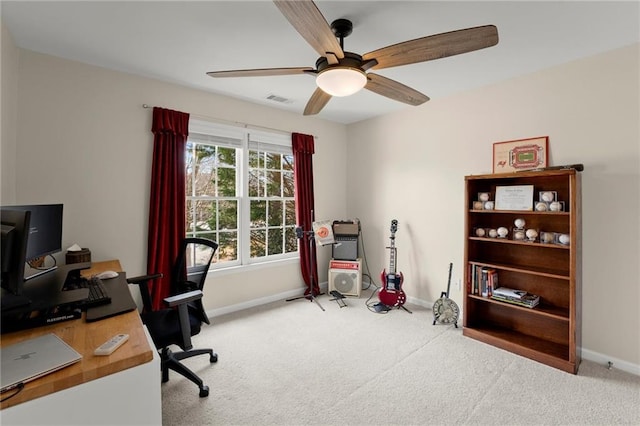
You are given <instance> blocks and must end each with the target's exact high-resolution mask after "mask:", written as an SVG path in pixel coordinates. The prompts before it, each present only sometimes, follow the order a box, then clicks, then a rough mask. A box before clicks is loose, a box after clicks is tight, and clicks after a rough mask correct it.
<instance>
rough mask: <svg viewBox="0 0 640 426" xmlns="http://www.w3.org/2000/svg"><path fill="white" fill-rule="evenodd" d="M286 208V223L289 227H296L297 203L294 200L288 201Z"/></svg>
mask: <svg viewBox="0 0 640 426" xmlns="http://www.w3.org/2000/svg"><path fill="white" fill-rule="evenodd" d="M284 206H285V222H284V224H285V225H287V226H295V225H296V203H295V202H294V201H293V200H286V201H285V202H284Z"/></svg>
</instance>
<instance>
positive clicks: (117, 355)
mask: <svg viewBox="0 0 640 426" xmlns="http://www.w3.org/2000/svg"><path fill="white" fill-rule="evenodd" d="M121 269H122V268H121V267H120V262H119V261H117V260H115V261H108V262H95V263H94V264H93V265H92V268H91V269H89V270H85V271H83V272H84V274H87V275H91V274H95V273H98V272H101V271H104V270H115V271H117V272H121ZM46 333H54V334H57V335H58V336H60V337H61V338H62V339H63V340H64V341H65V342H67V343H68V344H69V345H70V346H72V347H73V348H74V349H75V350H76V351H78V352H79V353H80V354H82V360H81V361H80V362H78V363H76V364H73V365H71V366H69V367H65V368H63V369H61V370H59V371H56V372H54V373H51V374H48V375H46V376H44V377H41V378H39V379H37V380H34V381H32V382H29V383H27V384H25V386H24V388H23V389H22V391H21V392H20V393H19V394H17V395H16V396H14V397H13V398H11V399H9V400H7V401H5V402H3V403H1V404H0V408H1V409H2V411H0V415H1V416H2V417H1V420H2V422H4V421H6V420H7V417H8V416H7V415H8V414H10V413H9V412H10V411H11V409H9V410H7V408H9V407H12V408H13V407H15V408H16V409H18V408H21V407H22V405H25V406H28V405H30V404H29V402H34V403H36V402H39V401H41V400H44V399H47V398H49V397H50V396H54V395H56V393H59V392H61V391H65V390H66V391H71V390H74V393H76V392H78V391H80V392H84V391H85V390H86V389H82V388H83V386H84V385H92V386H90V387H87V389H94V388H95V389H97V390H98V393H99V382H100V380H101V379H107V378H109V376H113V375H119V376H118V377H119V378H120V379H122V380H123V383H122V385H123V388H122V389H120V394H121V395H122V396H123V397H124V398H128V399H130V400H131V399H135V398H132V396H133V394H131V393H130V391H131V389H130V388H128V384H127V382H128V380H127V374H126V373H127V371H125V370H128V371H131V370H132V369H136V368H137V367H140V366H145V367H147V368H148V365H146V364H148V363H150V362H151V361H153V362H152V363H151V364H149V365H152V370H153V374H152V377H151V379H150V380H151V382H150V383H149V384H148V385H149V386H150V387H151V389H148V391H149V393H150V394H151V395H154V394H157V407H158V410H159V412H160V421H161V411H160V404H161V401H160V362H159V357H158V354H157V352H156V351H155V349H154V346H153V343H152V341H151V339H150V337H149V335H148V333H147V332H146V328H145V327H144V325H143V324H142V321H141V320H140V316H139V314H138V312H137V311H131V312H127V313H125V314H121V315H118V316H115V317H111V318H107V319H105V320H101V321H96V322H91V323H87V322H85V321H84V314H83V318H80V319H77V320H71V321H64V322H61V323H58V324H53V325H50V326H45V327H38V328H33V329H29V330H22V331H17V332H13V333H7V334H3V335H2V336H1V341H0V346H6V345H11V344H13V343H17V342H19V341H22V340H26V339H30V338H34V337H37V336H40V335H43V334H46ZM118 333H126V334H129V340H128V341H127V342H126V343H125V344H124V345H123V346H121V347H120V348H119V349H118V350H116V351H115V352H114V353H113V354H111V355H109V356H95V355H93V351H94V350H95V348H97V347H98V346H100V345H101V344H102V343H104V342H106V341H107V340H108V339H109V338H111V337H113V336H114V335H115V334H118ZM145 370H146V368H145ZM121 373H125V374H121ZM132 373H133V372H132ZM114 377H115V376H114ZM113 380H114V378H113V377H112V378H109V380H105V383H107V382H112V381H113ZM136 381H137V382H139V380H137V379H136ZM94 382H95V383H94ZM97 384H98V387H96V385H97ZM138 384H140V383H138ZM124 386H126V387H124ZM156 388H157V389H156ZM5 396H6V395H3V397H5ZM41 397H42V398H41ZM136 397H137V395H136ZM105 398H108V399H110V400H111V399H112V398H116V399H117V395H113V394H110V395H105ZM56 399H59V398H56ZM154 399H155V397H154ZM23 403H24V404H23ZM69 403H70V409H71V410H73V411H77V410H78V407H77V405H78V404H77V401H69ZM95 403H96V404H99V403H101V401H95ZM59 404H60V403H59V402H56V406H57V405H59ZM29 408H33V407H29ZM61 408H62V407H58V408H57V410H56V411H60V410H61ZM83 409H84V410H86V411H87V412H88V413H89V414H90V415H95V416H96V417H90V418H89V419H91V418H94V419H95V420H96V422H98V423H104V422H106V423H110V421H108V420H105V419H104V418H99V415H98V414H97V413H98V412H99V409H96V410H97V411H96V410H94V409H89V407H83ZM129 409H130V408H129ZM138 409H139V410H142V411H146V410H147V409H146V408H143V407H138ZM18 411H20V412H23V411H25V410H18ZM91 413H94V414H91ZM11 414H12V413H11ZM39 415H40V416H43V417H41V418H44V419H48V418H49V417H48V416H47V415H46V413H40V414H39ZM62 415H65V413H64V410H63V413H62ZM66 415H69V413H67V414H66ZM147 416H148V418H150V419H156V420H157V416H154V414H153V412H151V413H149V412H147ZM11 418H12V420H15V419H14V418H13V416H12V417H11ZM62 418H64V417H62ZM17 420H18V422H19V423H22V421H21V420H23V419H22V418H18V419H17ZM24 420H25V421H24V423H28V421H27V420H26V419H24ZM85 420H86V419H83V421H85ZM145 423H146V422H145ZM69 424H70V423H69Z"/></svg>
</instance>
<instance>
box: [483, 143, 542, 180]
mask: <svg viewBox="0 0 640 426" xmlns="http://www.w3.org/2000/svg"><path fill="white" fill-rule="evenodd" d="M548 150H549V136H540V137H537V138H529V139H518V140H513V141H505V142H496V143H494V144H493V173H509V172H515V171H518V170H531V169H538V168H543V167H547V165H548V164H547V162H548V155H549V154H548Z"/></svg>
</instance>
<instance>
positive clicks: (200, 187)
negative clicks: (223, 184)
mask: <svg viewBox="0 0 640 426" xmlns="http://www.w3.org/2000/svg"><path fill="white" fill-rule="evenodd" d="M192 185H193V187H194V192H193V193H194V195H196V196H203V195H215V191H216V182H215V147H214V146H209V145H196V158H195V165H194V173H193V183H192Z"/></svg>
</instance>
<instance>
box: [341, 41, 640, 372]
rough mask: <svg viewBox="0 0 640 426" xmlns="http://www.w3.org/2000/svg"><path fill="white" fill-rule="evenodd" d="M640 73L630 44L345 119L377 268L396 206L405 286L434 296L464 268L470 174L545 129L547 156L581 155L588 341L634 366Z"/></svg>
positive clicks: (351, 209) (352, 202) (355, 200)
mask: <svg viewBox="0 0 640 426" xmlns="http://www.w3.org/2000/svg"><path fill="white" fill-rule="evenodd" d="M639 75H640V70H639V45H634V46H630V47H628V48H624V49H620V50H615V51H612V52H609V53H606V54H602V55H598V56H595V57H591V58H588V59H584V60H580V61H575V62H571V63H569V64H566V65H563V66H559V67H556V68H553V69H549V70H546V71H542V72H538V73H535V74H532V75H528V76H525V77H522V78H517V79H513V80H510V81H506V82H503V83H500V84H496V85H494V86H491V87H486V88H483V89H481V90H476V91H473V92H468V93H464V94H461V95H458V96H454V97H451V98H448V99H438V100H432V101H430V102H428V103H426V104H424V105H423V106H421V107H418V108H408V109H406V110H404V111H401V112H399V113H396V114H392V115H388V116H385V117H381V118H378V119H373V120H369V121H365V122H360V123H357V124H354V125H351V126H349V144H348V157H349V159H350V162H349V164H350V165H351V166H350V167H349V169H348V176H347V182H348V192H349V194H356V196H355V197H349V198H348V199H347V201H348V214H349V215H350V216H357V217H360V219H361V220H362V223H363V234H364V237H365V240H366V243H367V245H366V248H367V255H368V261H369V265H370V266H371V268H372V269H374V270H372V271H371V272H372V273H373V274H378V273H379V271H380V270H382V268H384V267H385V266H387V265H388V253H387V252H388V251H387V250H385V247H386V246H387V245H388V241H389V240H388V238H389V223H390V220H391V219H393V218H396V219H398V220H399V231H398V233H397V234H396V245H397V247H398V269H399V270H400V271H401V272H403V273H404V276H405V285H404V288H405V291H406V292H407V293H408V296H409V297H414V298H417V299H420V300H422V301H428V303H429V306H430V304H431V301H434V300H436V299H437V298H438V297H439V295H440V292H442V291H445V290H446V284H447V274H448V265H449V262H453V263H454V273H453V276H454V278H453V282H454V283H456V284H457V282H458V279H459V278H460V277H462V274H463V271H462V262H463V245H464V235H463V234H462V233H463V227H464V216H463V211H464V209H465V202H464V199H463V197H464V176H465V175H470V174H482V173H491V171H492V144H493V143H494V142H498V141H506V140H514V139H522V138H529V137H536V136H549V148H550V164H551V165H561V164H571V163H583V164H584V165H585V171H584V172H583V173H582V175H583V176H582V185H583V187H582V195H583V206H582V208H583V210H582V215H583V303H582V312H583V324H582V335H583V340H582V342H583V348H584V349H585V351H586V352H587V354H588V353H589V351H591V352H592V354H591V355H592V357H593V355H594V354H603V355H606V356H609V357H612V359H613V360H617V361H621V362H627V363H631V364H634V365H635V368H638V366H640V334H639V333H638V330H639V329H640V316H639V315H638V305H639V303H640V289H639V288H640V286H639V279H638V276H639V272H640V271H639V266H638V263H639V259H640V250H639V242H640V229H639V221H638V218H639V217H640V207H639V196H640V164H639V163H640V148H639V145H640V131H639V123H640V109H639V99H640V90H639V79H638V76H639ZM354 158H358V161H353V159H354ZM451 296H452V298H453V299H454V300H456V301H457V302H458V304H459V305H460V306H462V303H461V302H462V293H461V291H460V290H459V288H458V286H457V285H453V286H452V294H451ZM425 326H428V325H425ZM614 364H615V363H614ZM638 371H640V370H638Z"/></svg>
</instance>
